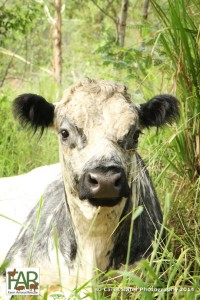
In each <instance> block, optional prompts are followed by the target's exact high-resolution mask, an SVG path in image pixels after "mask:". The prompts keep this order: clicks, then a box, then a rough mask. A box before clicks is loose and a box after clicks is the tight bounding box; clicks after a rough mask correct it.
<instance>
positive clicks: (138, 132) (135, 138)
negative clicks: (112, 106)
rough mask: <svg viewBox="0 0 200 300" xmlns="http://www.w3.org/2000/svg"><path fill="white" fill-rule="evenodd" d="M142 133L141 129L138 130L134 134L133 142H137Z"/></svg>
mask: <svg viewBox="0 0 200 300" xmlns="http://www.w3.org/2000/svg"><path fill="white" fill-rule="evenodd" d="M141 133H142V132H141V130H140V129H138V130H136V131H135V133H134V135H133V140H134V141H137V140H138V138H139V136H140V134H141Z"/></svg>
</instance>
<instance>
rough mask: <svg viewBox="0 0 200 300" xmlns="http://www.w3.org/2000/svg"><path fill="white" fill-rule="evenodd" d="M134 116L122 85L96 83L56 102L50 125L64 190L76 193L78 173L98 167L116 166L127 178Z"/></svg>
mask: <svg viewBox="0 0 200 300" xmlns="http://www.w3.org/2000/svg"><path fill="white" fill-rule="evenodd" d="M138 119H139V117H138V112H137V109H136V107H135V106H134V105H133V104H132V103H131V102H130V100H129V94H127V93H126V90H125V88H124V86H122V85H116V84H111V83H104V82H100V83H98V84H95V85H91V86H90V87H87V88H86V87H85V86H82V85H81V86H78V87H75V88H72V89H70V90H69V91H67V93H66V94H65V95H64V97H63V99H62V101H61V102H59V103H58V104H57V105H56V109H55V118H54V127H55V129H56V131H57V134H58V137H59V144H60V159H61V163H62V165H63V167H64V170H63V172H64V177H65V176H66V177H65V178H64V179H65V181H66V182H67V185H68V187H67V190H68V192H70V193H72V194H73V195H74V196H77V195H78V194H79V191H78V186H79V181H80V178H81V176H83V174H84V173H85V172H87V171H88V170H93V169H95V168H98V167H103V168H109V167H119V168H121V169H123V172H124V173H125V176H126V178H127V179H128V178H129V172H130V165H131V160H132V157H133V155H134V150H135V148H136V147H137V139H138V135H139V132H140V130H139V122H138Z"/></svg>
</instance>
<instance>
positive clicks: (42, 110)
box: [13, 94, 55, 134]
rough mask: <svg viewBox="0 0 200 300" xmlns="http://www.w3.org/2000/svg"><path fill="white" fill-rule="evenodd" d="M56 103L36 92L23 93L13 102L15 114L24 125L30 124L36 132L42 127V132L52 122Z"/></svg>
mask: <svg viewBox="0 0 200 300" xmlns="http://www.w3.org/2000/svg"><path fill="white" fill-rule="evenodd" d="M54 108H55V107H54V105H53V104H51V103H49V102H47V101H46V100H45V99H44V98H43V97H41V96H38V95H35V94H23V95H20V96H18V97H17V98H16V99H15V100H14V102H13V114H14V116H15V117H16V118H18V119H19V120H20V121H21V123H22V125H23V126H26V125H30V127H32V128H33V129H34V132H36V131H37V129H38V128H41V134H42V133H43V131H44V129H45V128H47V127H48V126H49V125H50V124H51V123H52V122H53V117H54Z"/></svg>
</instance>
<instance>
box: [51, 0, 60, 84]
mask: <svg viewBox="0 0 200 300" xmlns="http://www.w3.org/2000/svg"><path fill="white" fill-rule="evenodd" d="M53 45H54V57H53V71H54V76H55V79H56V81H57V82H58V83H61V81H62V0H55V22H54V28H53Z"/></svg>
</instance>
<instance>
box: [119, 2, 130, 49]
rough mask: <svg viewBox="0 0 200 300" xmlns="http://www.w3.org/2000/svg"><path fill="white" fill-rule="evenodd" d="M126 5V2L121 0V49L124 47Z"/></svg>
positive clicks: (127, 3)
mask: <svg viewBox="0 0 200 300" xmlns="http://www.w3.org/2000/svg"><path fill="white" fill-rule="evenodd" d="M128 5H129V1H128V0H122V6H121V13H120V17H119V45H120V46H121V47H123V46H124V40H125V33H126V19H127V12H128Z"/></svg>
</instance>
